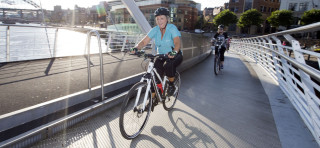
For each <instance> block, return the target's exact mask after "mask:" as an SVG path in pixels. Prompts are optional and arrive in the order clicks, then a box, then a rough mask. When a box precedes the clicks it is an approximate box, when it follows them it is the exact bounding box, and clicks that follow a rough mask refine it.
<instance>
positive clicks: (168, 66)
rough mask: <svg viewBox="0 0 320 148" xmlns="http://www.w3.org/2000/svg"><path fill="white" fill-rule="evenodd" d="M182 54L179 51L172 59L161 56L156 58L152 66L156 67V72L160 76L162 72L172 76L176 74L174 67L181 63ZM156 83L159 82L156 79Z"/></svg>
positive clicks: (162, 74)
mask: <svg viewBox="0 0 320 148" xmlns="http://www.w3.org/2000/svg"><path fill="white" fill-rule="evenodd" d="M182 61H183V56H182V53H181V51H180V52H179V53H178V54H177V55H176V57H175V58H173V59H163V58H157V59H156V61H155V62H154V67H155V68H156V70H157V72H158V73H159V75H160V76H161V77H163V76H164V74H165V75H166V76H167V77H174V76H175V74H176V68H177V67H178V66H179V65H180V64H181V63H182ZM156 80H157V83H160V82H159V80H158V79H156Z"/></svg>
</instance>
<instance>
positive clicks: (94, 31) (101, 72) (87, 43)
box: [86, 30, 104, 101]
mask: <svg viewBox="0 0 320 148" xmlns="http://www.w3.org/2000/svg"><path fill="white" fill-rule="evenodd" d="M93 33H94V34H95V35H96V36H97V39H98V46H99V56H100V81H101V100H102V101H103V100H104V89H103V85H104V74H103V72H104V71H103V56H102V48H101V41H100V40H101V39H100V34H99V32H98V31H96V30H91V31H88V33H87V42H86V49H87V50H88V51H87V52H88V54H87V57H88V59H87V61H88V62H87V64H88V65H87V66H88V88H89V90H91V69H90V67H91V66H90V41H91V36H92V34H93Z"/></svg>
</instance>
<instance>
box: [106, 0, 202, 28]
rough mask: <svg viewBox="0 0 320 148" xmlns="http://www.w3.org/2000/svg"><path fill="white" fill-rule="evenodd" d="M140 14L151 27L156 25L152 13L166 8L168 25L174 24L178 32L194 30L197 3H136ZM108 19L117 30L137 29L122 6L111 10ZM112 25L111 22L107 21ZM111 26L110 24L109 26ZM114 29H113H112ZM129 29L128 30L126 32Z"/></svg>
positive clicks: (159, 0)
mask: <svg viewBox="0 0 320 148" xmlns="http://www.w3.org/2000/svg"><path fill="white" fill-rule="evenodd" d="M137 5H138V6H139V8H140V10H141V12H142V13H143V14H144V16H145V18H146V19H147V21H148V22H149V23H150V25H151V26H152V27H153V26H155V25H156V22H155V17H154V11H155V10H156V9H157V8H159V7H165V8H168V9H169V11H170V23H172V24H175V25H176V26H177V28H178V29H179V30H194V29H195V24H196V21H197V18H198V9H197V6H199V5H197V3H195V2H193V1H190V0H157V1H140V2H137ZM111 15H112V17H110V19H111V18H112V19H113V20H114V22H115V24H116V25H115V26H116V27H117V28H118V29H119V28H120V29H126V31H132V30H134V29H137V26H135V24H134V23H135V21H134V19H133V18H132V16H131V15H130V14H129V12H128V11H127V9H126V8H125V7H124V6H115V7H112V9H111ZM109 22H110V23H112V22H111V21H109ZM110 25H111V24H110ZM113 29H114V28H113ZM127 29H129V30H127Z"/></svg>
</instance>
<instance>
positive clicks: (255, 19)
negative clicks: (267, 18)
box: [237, 9, 263, 33]
mask: <svg viewBox="0 0 320 148" xmlns="http://www.w3.org/2000/svg"><path fill="white" fill-rule="evenodd" d="M261 16H262V14H261V13H260V12H259V11H258V10H256V9H250V10H247V11H246V12H244V13H242V14H241V16H240V19H239V21H238V24H237V25H238V26H239V27H241V28H250V27H251V25H256V26H259V25H260V24H261V23H262V22H263V20H262V18H261ZM248 33H250V29H249V31H248Z"/></svg>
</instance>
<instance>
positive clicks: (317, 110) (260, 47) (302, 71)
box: [230, 23, 320, 145]
mask: <svg viewBox="0 0 320 148" xmlns="http://www.w3.org/2000/svg"><path fill="white" fill-rule="evenodd" d="M315 31H320V23H315V24H311V25H307V26H304V27H300V28H296V29H291V30H287V31H283V32H279V33H274V34H269V35H264V36H259V37H252V38H243V39H234V40H232V41H231V45H230V49H231V50H234V51H237V52H239V53H241V54H243V55H245V56H247V57H249V58H251V59H253V60H254V61H255V62H256V63H258V64H259V65H261V66H262V67H263V68H264V69H265V70H266V71H267V72H268V73H269V74H270V75H271V76H272V77H273V78H274V79H275V80H276V81H277V82H278V84H279V86H280V88H281V89H282V90H283V92H284V93H285V94H286V96H287V97H288V98H289V100H290V101H291V103H292V104H293V105H294V107H295V109H296V110H297V111H298V113H299V114H300V116H301V118H302V119H303V121H304V123H305V124H306V125H307V127H308V128H309V130H310V131H311V133H312V134H313V136H314V138H315V140H316V141H317V143H318V144H319V145H320V137H319V136H320V71H319V67H320V53H316V52H312V51H308V50H304V49H301V46H300V42H299V41H301V40H299V39H296V38H294V36H298V35H297V34H308V33H309V34H310V32H315ZM318 33H319V32H318ZM280 39H282V40H285V41H287V42H288V43H289V45H283V44H282V42H281V40H280ZM309 40H310V38H309Z"/></svg>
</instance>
